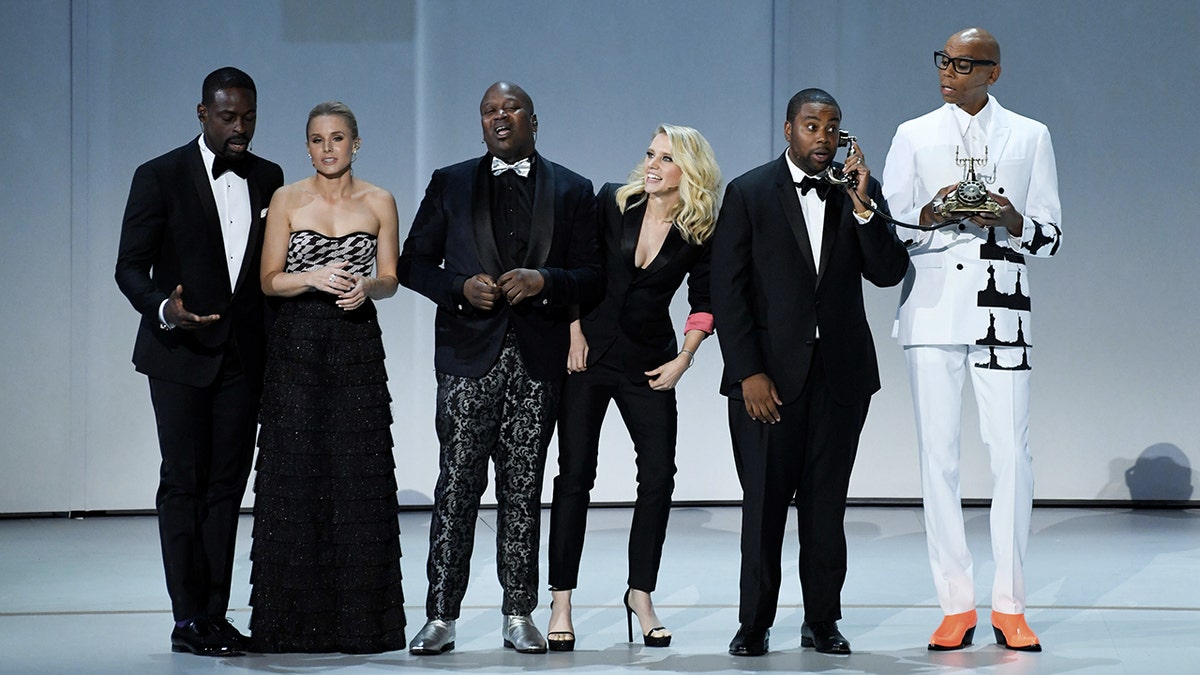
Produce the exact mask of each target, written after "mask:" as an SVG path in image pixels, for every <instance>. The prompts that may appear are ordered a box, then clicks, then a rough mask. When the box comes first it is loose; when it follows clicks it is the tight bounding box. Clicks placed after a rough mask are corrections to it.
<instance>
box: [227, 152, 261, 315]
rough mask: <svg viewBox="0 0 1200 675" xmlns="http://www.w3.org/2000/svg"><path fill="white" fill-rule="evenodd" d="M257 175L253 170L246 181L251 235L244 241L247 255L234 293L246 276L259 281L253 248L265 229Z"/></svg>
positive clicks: (243, 260) (243, 259)
mask: <svg viewBox="0 0 1200 675" xmlns="http://www.w3.org/2000/svg"><path fill="white" fill-rule="evenodd" d="M257 175H258V172H256V171H252V172H251V173H250V178H249V180H247V181H246V188H247V190H248V191H249V192H250V236H249V238H248V239H247V240H246V241H245V242H244V244H245V246H246V255H245V256H244V257H243V258H242V269H241V270H240V271H239V272H238V279H237V287H235V288H234V289H233V292H234V293H237V290H238V289H239V288H241V287H242V284H244V283H246V278H247V276H249V275H255V281H256V282H257V275H256V274H255V273H256V272H257V270H252V269H250V268H251V267H252V266H253V262H254V258H255V257H256V256H254V255H253V253H255V251H254V250H253V248H254V247H256V246H257V242H259V241H262V229H263V219H262V211H263V203H262V193H261V192H259V190H258V181H256V180H255V178H256V177H257Z"/></svg>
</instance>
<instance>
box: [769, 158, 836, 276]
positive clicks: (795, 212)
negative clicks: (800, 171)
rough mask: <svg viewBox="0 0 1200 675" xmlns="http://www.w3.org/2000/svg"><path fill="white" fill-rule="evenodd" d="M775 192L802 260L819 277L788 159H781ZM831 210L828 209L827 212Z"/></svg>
mask: <svg viewBox="0 0 1200 675" xmlns="http://www.w3.org/2000/svg"><path fill="white" fill-rule="evenodd" d="M775 192H776V196H777V197H778V198H779V208H780V209H782V210H783V215H784V216H785V217H786V218H787V221H788V226H789V227H791V228H792V234H793V235H795V237H796V244H797V245H798V246H799V247H800V258H801V259H802V260H803V261H804V264H805V265H806V266H807V267H808V272H809V274H811V275H813V276H814V277H815V276H817V263H816V261H815V260H813V254H812V241H811V240H810V239H809V238H808V228H807V227H806V226H805V224H804V212H803V211H801V210H800V197H798V196H797V195H796V186H795V185H792V174H791V172H790V171H788V167H787V159H786V158H784V157H783V156H780V157H779V171H778V172H777V173H776V175H775ZM828 210H829V209H828V208H827V209H826V211H828Z"/></svg>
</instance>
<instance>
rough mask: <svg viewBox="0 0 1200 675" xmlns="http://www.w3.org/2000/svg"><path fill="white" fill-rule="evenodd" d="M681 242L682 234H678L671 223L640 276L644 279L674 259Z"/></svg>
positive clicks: (681, 244)
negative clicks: (659, 245) (656, 251)
mask: <svg viewBox="0 0 1200 675" xmlns="http://www.w3.org/2000/svg"><path fill="white" fill-rule="evenodd" d="M683 244H684V241H683V235H681V234H679V230H677V229H675V226H674V225H672V226H671V229H670V230H668V231H667V238H666V239H663V243H662V246H661V247H660V248H659V249H658V254H657V255H655V256H654V259H653V260H651V261H650V264H649V265H647V266H646V269H644V270H642V271H641V275H640V277H641V278H642V279H645V278H646V277H649V276H650V275H652V274H654V273H655V272H658V271H659V270H661V269H662V268H664V267H666V266H667V265H669V264H671V261H672V260H674V259H675V255H676V254H677V253H679V249H680V247H682V246H683Z"/></svg>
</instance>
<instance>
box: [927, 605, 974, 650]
mask: <svg viewBox="0 0 1200 675" xmlns="http://www.w3.org/2000/svg"><path fill="white" fill-rule="evenodd" d="M973 637H975V610H973V609H972V610H971V611H969V612H962V613H959V614H948V615H946V616H944V617H942V625H940V626H938V627H937V630H935V631H933V637H931V638H929V649H930V651H935V652H948V651H952V650H955V649H962V648H963V647H966V646H967V645H969V644H971V638H973Z"/></svg>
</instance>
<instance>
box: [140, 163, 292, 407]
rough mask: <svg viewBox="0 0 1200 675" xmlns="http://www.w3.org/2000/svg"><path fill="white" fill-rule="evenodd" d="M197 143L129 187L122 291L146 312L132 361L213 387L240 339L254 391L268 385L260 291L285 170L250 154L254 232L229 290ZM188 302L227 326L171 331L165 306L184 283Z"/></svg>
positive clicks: (152, 372)
mask: <svg viewBox="0 0 1200 675" xmlns="http://www.w3.org/2000/svg"><path fill="white" fill-rule="evenodd" d="M197 143H198V141H197V140H196V139H193V140H192V142H190V143H188V144H186V145H184V146H182V147H179V148H176V149H174V150H172V151H170V152H168V153H166V154H165V155H162V156H160V157H156V158H155V159H152V160H150V161H148V162H146V163H145V164H143V165H141V166H139V167H138V168H137V171H136V172H135V173H134V175H133V184H132V185H131V186H130V188H129V201H128V202H127V203H126V206H125V217H124V219H123V221H122V223H121V242H120V245H119V249H118V254H117V267H116V279H117V285H118V286H119V287H120V288H121V292H122V293H124V294H125V297H127V298H129V302H130V303H132V304H133V307H134V308H135V309H136V310H137V311H138V312H139V313H141V315H142V320H141V324H140V325H139V327H138V333H137V341H136V342H135V344H134V348H133V363H134V365H135V366H136V367H137V370H138V372H141V373H145V374H146V375H149V376H150V377H155V378H160V379H164V380H169V381H173V382H178V383H181V384H187V385H191V386H196V387H202V386H206V385H208V384H210V383H212V382H213V381H214V380H215V379H216V376H217V372H218V370H219V369H220V366H221V358H222V356H223V355H224V352H225V346H226V343H227V342H228V341H229V340H230V339H234V340H236V344H237V346H238V353H239V355H240V357H241V359H242V362H243V367H244V368H245V369H246V372H247V374H248V375H249V376H250V377H251V381H252V382H254V383H255V386H256V387H257V386H259V383H261V381H262V371H263V362H264V358H265V356H264V354H265V350H266V330H265V312H264V305H265V303H264V300H263V293H262V287H261V285H260V284H259V262H260V260H261V258H262V242H263V221H264V218H263V215H264V211H265V209H266V207H267V205H268V204H270V202H271V195H273V194H274V193H275V190H276V189H277V188H279V187H280V186H281V185H283V170H282V169H280V168H279V166H278V165H277V164H274V163H273V162H269V161H267V160H265V159H262V158H261V157H257V156H255V155H249V156H248V161H249V162H250V174H249V176H248V177H247V179H246V182H247V184H248V187H249V193H250V235H249V238H248V242H247V248H246V255H245V258H244V259H243V261H242V269H241V272H240V273H239V275H238V280H237V284H236V286H235V287H234V288H232V289H231V288H230V287H229V272H228V269H229V268H228V266H227V265H226V264H225V245H224V240H223V238H222V234H221V223H220V219H219V217H218V215H217V204H216V202H215V201H214V200H213V194H212V188H210V187H209V181H208V177H207V176H206V175H205V169H204V160H203V159H202V158H201V156H200V149H199V147H198V145H197ZM180 284H182V285H183V304H184V307H186V308H187V309H188V310H189V311H191V312H194V313H196V314H199V315H206V314H220V315H221V319H220V320H219V321H217V322H215V323H213V324H212V325H210V326H205V327H204V328H200V329H197V330H179V329H176V330H171V331H167V330H163V329H162V328H161V327H160V324H159V318H158V309H159V306H160V305H161V304H162V301H163V300H165V299H166V298H167V297H168V296H169V295H170V294H171V291H173V290H174V289H175V287H176V286H177V285H180Z"/></svg>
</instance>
